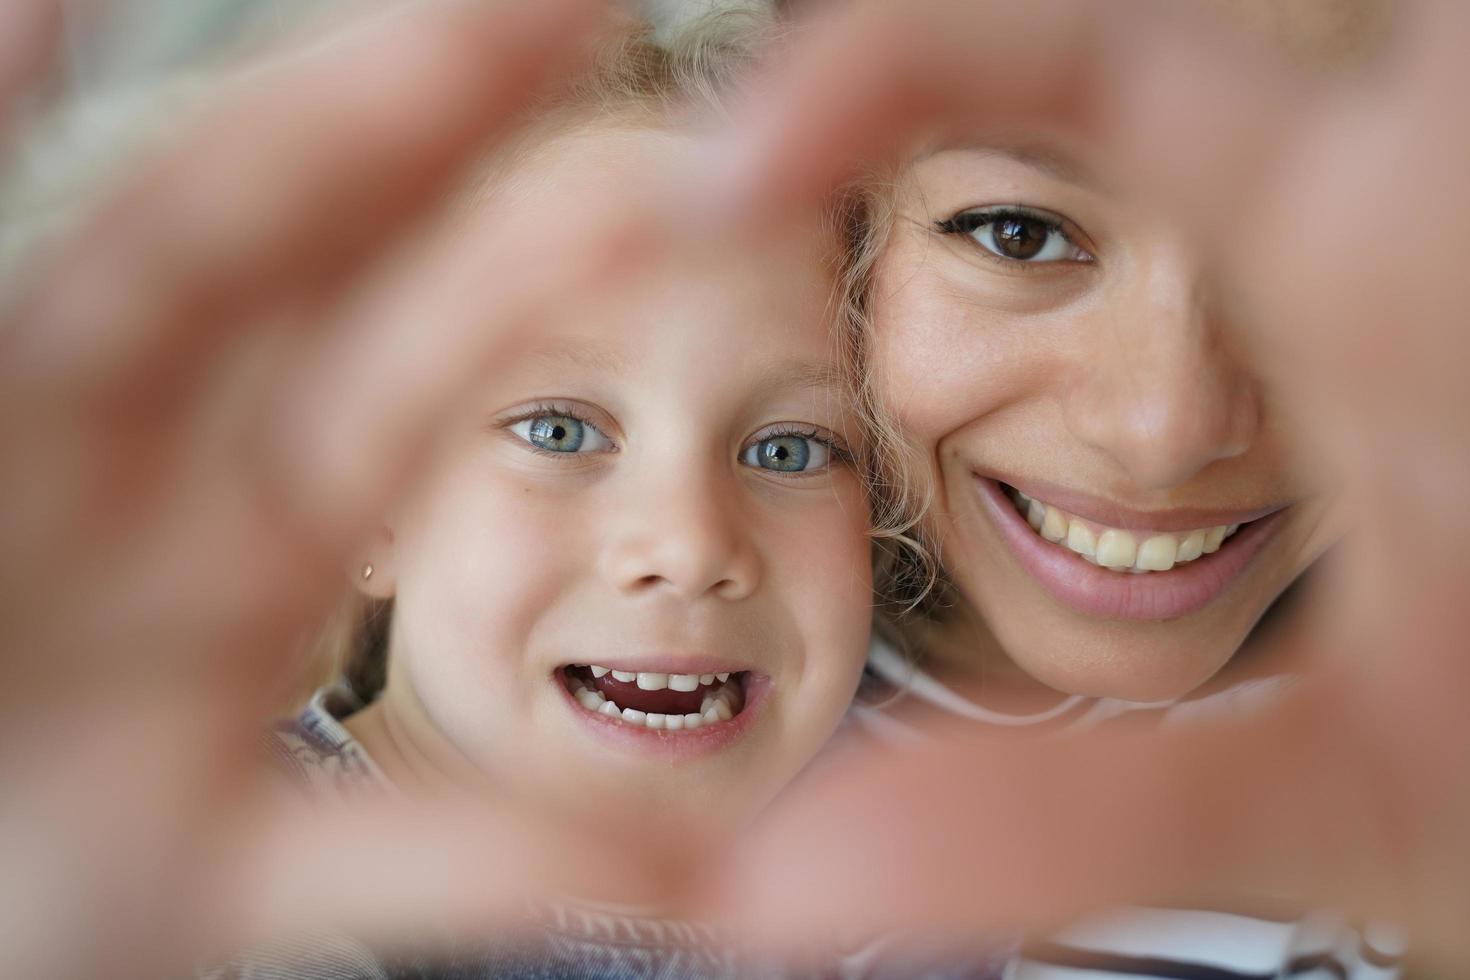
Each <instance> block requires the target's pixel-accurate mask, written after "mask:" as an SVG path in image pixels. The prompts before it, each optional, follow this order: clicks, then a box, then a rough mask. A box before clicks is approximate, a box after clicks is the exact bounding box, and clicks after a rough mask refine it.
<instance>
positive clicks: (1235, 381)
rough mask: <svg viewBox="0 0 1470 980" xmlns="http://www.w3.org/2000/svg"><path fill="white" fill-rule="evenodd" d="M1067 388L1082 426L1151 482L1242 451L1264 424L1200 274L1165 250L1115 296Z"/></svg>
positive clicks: (1074, 423) (1178, 479)
mask: <svg viewBox="0 0 1470 980" xmlns="http://www.w3.org/2000/svg"><path fill="white" fill-rule="evenodd" d="M1109 306H1110V308H1111V309H1112V310H1113V311H1114V315H1113V317H1112V321H1111V323H1106V324H1104V325H1103V329H1102V330H1101V331H1100V332H1099V333H1098V335H1097V337H1096V341H1097V342H1096V343H1094V344H1091V345H1089V348H1088V355H1089V356H1088V359H1087V361H1086V363H1082V364H1079V365H1077V372H1076V375H1075V376H1074V377H1073V378H1072V382H1073V383H1071V384H1069V385H1068V386H1067V389H1066V391H1065V393H1064V395H1063V398H1064V405H1065V409H1066V417H1067V424H1068V426H1069V427H1070V428H1071V429H1072V431H1073V433H1074V434H1075V435H1076V436H1077V437H1078V438H1080V439H1081V440H1082V441H1083V442H1086V443H1088V444H1090V445H1092V446H1094V447H1095V448H1097V449H1099V450H1101V451H1102V452H1104V453H1106V454H1107V455H1108V456H1110V457H1111V458H1112V459H1113V460H1114V461H1115V462H1116V463H1117V464H1118V466H1119V468H1120V469H1121V470H1122V471H1123V473H1124V475H1125V476H1126V477H1127V478H1128V480H1129V481H1130V482H1131V483H1132V484H1134V485H1135V486H1137V487H1139V488H1140V489H1145V490H1156V489H1167V488H1169V487H1175V486H1180V485H1182V484H1184V483H1186V482H1188V481H1189V480H1190V479H1191V478H1192V477H1194V476H1195V474H1197V473H1198V472H1199V471H1200V470H1202V469H1204V468H1205V467H1206V466H1209V465H1210V464H1211V463H1213V462H1215V461H1217V460H1221V459H1228V458H1231V457H1234V456H1239V455H1241V454H1243V453H1245V452H1246V451H1247V450H1248V449H1249V448H1250V446H1251V443H1252V440H1253V439H1254V438H1255V434H1256V431H1257V428H1258V425H1259V414H1260V407H1259V399H1258V392H1257V388H1258V386H1257V384H1256V382H1255V379H1254V378H1253V377H1251V375H1250V373H1249V372H1248V371H1247V370H1246V369H1245V368H1244V366H1243V365H1242V363H1241V362H1240V360H1239V359H1238V358H1237V357H1236V356H1235V355H1234V354H1233V352H1232V351H1231V349H1230V344H1229V339H1230V338H1228V337H1227V336H1226V335H1225V333H1224V331H1223V330H1222V324H1221V323H1220V321H1219V318H1218V316H1217V315H1216V313H1215V312H1214V311H1213V310H1212V309H1211V304H1210V302H1209V300H1208V297H1207V296H1206V295H1205V294H1204V290H1203V287H1202V285H1201V284H1200V283H1199V281H1198V278H1197V277H1196V276H1194V275H1191V274H1190V270H1188V269H1187V268H1185V267H1184V266H1183V263H1182V262H1178V261H1168V260H1157V261H1155V262H1154V263H1153V264H1152V267H1151V268H1150V269H1149V271H1148V274H1146V275H1142V276H1139V277H1137V280H1136V281H1135V282H1134V283H1133V284H1131V288H1130V289H1128V290H1126V291H1122V295H1121V296H1120V297H1119V298H1118V300H1117V301H1115V302H1113V303H1110V304H1109Z"/></svg>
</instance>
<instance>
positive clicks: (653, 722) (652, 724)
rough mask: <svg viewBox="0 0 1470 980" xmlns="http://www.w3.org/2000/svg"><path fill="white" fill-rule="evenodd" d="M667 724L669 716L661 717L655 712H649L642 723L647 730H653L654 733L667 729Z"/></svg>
mask: <svg viewBox="0 0 1470 980" xmlns="http://www.w3.org/2000/svg"><path fill="white" fill-rule="evenodd" d="M668 723H669V716H668V715H661V714H658V713H657V712H649V714H648V717H647V718H646V719H644V721H643V724H645V725H647V726H648V727H649V728H652V729H654V730H655V731H657V730H659V729H662V728H666V727H668Z"/></svg>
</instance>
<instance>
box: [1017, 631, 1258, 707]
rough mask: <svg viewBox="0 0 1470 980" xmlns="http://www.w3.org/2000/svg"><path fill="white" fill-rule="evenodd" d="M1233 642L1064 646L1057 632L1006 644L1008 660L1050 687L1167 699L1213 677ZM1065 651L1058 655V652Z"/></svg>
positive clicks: (1159, 640)
mask: <svg viewBox="0 0 1470 980" xmlns="http://www.w3.org/2000/svg"><path fill="white" fill-rule="evenodd" d="M1237 648H1238V644H1237V643H1225V644H1221V643H1219V642H1218V641H1217V642H1214V643H1209V642H1203V643H1202V642H1201V641H1200V639H1199V638H1198V637H1184V636H1181V637H1178V638H1171V639H1164V638H1162V637H1153V638H1150V639H1148V640H1137V641H1135V642H1128V641H1127V640H1125V639H1123V638H1121V637H1120V638H1118V642H1107V643H1098V642H1095V641H1094V642H1087V643H1078V644H1076V645H1074V646H1070V647H1069V646H1068V645H1067V644H1066V641H1065V640H1064V639H1063V638H1061V637H1058V638H1057V639H1056V640H1055V641H1053V642H1051V643H1044V645H1037V644H1030V645H1017V646H1014V647H1010V648H1008V649H1009V652H1010V656H1011V659H1012V660H1013V661H1014V662H1015V664H1016V666H1018V667H1020V668H1021V669H1022V670H1023V671H1025V672H1026V673H1027V674H1028V675H1030V676H1031V677H1032V678H1034V679H1035V680H1037V681H1040V682H1041V683H1042V684H1045V685H1046V686H1047V687H1050V688H1052V689H1053V690H1056V691H1060V692H1062V693H1064V694H1080V695H1085V696H1087V697H1098V698H1118V699H1120V700H1124V701H1138V702H1153V701H1169V700H1173V699H1175V698H1180V697H1183V696H1185V695H1186V694H1189V693H1190V692H1191V691H1194V690H1195V689H1197V688H1199V687H1200V686H1201V685H1202V684H1204V683H1205V682H1207V681H1208V680H1209V679H1210V678H1211V677H1213V676H1215V674H1216V673H1218V672H1219V671H1220V669H1221V668H1222V667H1224V666H1225V665H1226V664H1227V663H1229V661H1230V658H1231V656H1232V655H1233V654H1234V653H1235V651H1236V650H1237ZM1063 650H1065V651H1068V653H1067V655H1065V656H1061V655H1059V652H1060V651H1063Z"/></svg>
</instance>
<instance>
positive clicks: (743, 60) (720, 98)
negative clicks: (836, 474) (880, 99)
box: [295, 9, 932, 701]
mask: <svg viewBox="0 0 1470 980" xmlns="http://www.w3.org/2000/svg"><path fill="white" fill-rule="evenodd" d="M781 30H782V27H781V22H780V21H779V20H778V19H776V18H775V17H774V16H770V15H767V14H763V13H760V12H758V11H754V10H744V9H741V10H726V11H720V12H716V13H712V14H709V15H707V16H705V17H702V18H700V19H698V20H697V21H695V22H694V23H692V24H691V25H689V26H688V27H686V28H684V29H683V30H681V31H680V32H679V33H678V34H677V35H676V36H675V37H674V38H673V39H671V41H670V42H669V43H667V44H661V43H658V42H656V41H655V40H654V32H653V28H652V27H651V26H650V25H648V24H646V23H641V22H639V23H633V22H629V23H625V24H623V25H621V26H620V27H619V28H618V29H617V30H615V31H613V32H611V33H610V34H609V35H608V36H607V37H605V38H604V39H603V41H602V43H601V44H599V45H598V48H597V51H596V53H595V55H594V58H593V62H592V64H591V66H590V67H589V68H588V69H587V70H586V71H585V72H584V73H582V74H581V75H579V76H578V77H577V78H575V79H573V80H571V81H570V82H569V83H568V84H566V85H565V86H563V87H562V88H561V89H560V90H558V91H557V92H556V93H555V94H553V95H551V96H548V97H546V98H544V99H542V100H541V101H540V102H538V103H536V104H534V105H533V106H532V107H531V108H530V109H529V110H528V112H527V116H526V120H525V121H526V127H525V129H524V132H523V134H522V136H521V137H520V139H519V140H518V141H517V142H516V143H515V144H513V145H512V146H511V147H510V148H509V149H507V150H505V151H502V152H501V153H499V154H497V155H496V157H495V158H494V159H492V160H491V161H489V162H488V166H487V167H486V168H485V169H482V170H481V171H480V172H479V174H478V175H477V178H476V179H474V180H472V181H470V183H469V185H468V187H467V189H466V195H465V197H464V198H462V202H463V203H467V204H468V203H472V202H473V201H475V200H476V199H477V198H478V197H479V196H480V195H481V194H483V192H484V189H485V187H486V184H487V181H493V180H494V175H495V174H496V173H497V172H499V171H500V170H502V169H503V168H504V165H505V161H506V160H507V159H515V158H516V155H517V154H519V153H520V152H522V151H525V150H527V149H529V148H531V147H532V145H539V144H540V143H541V142H542V141H544V140H547V139H550V138H552V137H554V136H556V135H558V134H559V133H561V132H564V131H566V130H567V129H568V128H570V127H572V126H575V125H579V124H581V125H585V124H588V123H596V122H598V121H603V122H608V121H612V122H622V121H627V120H628V119H629V118H630V117H631V118H632V119H633V120H634V121H641V120H642V119H644V118H646V119H647V120H648V122H649V124H650V125H659V124H665V125H667V124H669V123H672V122H675V121H677V119H678V118H679V115H680V114H682V113H688V112H691V111H699V112H703V113H706V114H708V113H716V114H724V113H726V112H727V111H728V108H729V103H728V96H729V94H730V93H731V92H732V90H733V89H734V87H735V85H736V83H737V82H738V81H739V80H740V79H742V78H744V77H746V76H747V75H748V74H749V73H750V71H751V69H752V68H754V67H755V64H756V62H757V60H758V58H759V57H760V54H761V52H762V51H765V50H768V49H769V48H770V46H771V45H772V44H773V43H774V42H775V41H777V40H779V35H780V32H781ZM889 199H890V195H886V194H881V193H877V192H875V191H873V190H872V189H870V188H869V187H868V186H867V185H866V183H865V182H864V181H856V182H854V184H853V185H852V186H850V187H849V188H846V189H844V190H843V191H841V192H840V193H839V194H837V195H836V196H835V199H834V200H833V201H832V203H831V206H830V207H829V208H828V209H827V211H826V216H827V220H828V222H829V226H830V228H831V231H832V233H833V238H834V240H835V241H836V242H837V243H838V246H839V247H838V248H836V249H835V250H834V252H835V254H834V256H833V259H832V267H833V278H834V290H833V298H832V301H831V306H830V312H831V313H832V318H833V320H834V322H835V325H836V327H837V329H836V330H835V331H834V335H835V336H834V343H835V344H836V345H837V347H838V350H837V353H838V356H839V357H840V363H842V364H843V365H844V367H845V369H846V370H845V372H844V373H845V376H846V377H847V379H848V391H847V392H846V393H845V394H846V396H847V397H849V398H850V399H851V404H853V405H854V406H855V408H856V411H857V414H858V417H859V422H860V424H861V425H862V426H863V429H864V438H863V439H862V440H860V444H861V445H862V446H863V450H862V453H861V456H862V458H861V459H860V460H859V463H860V470H861V472H862V473H863V474H864V480H865V484H866V490H867V494H868V499H869V507H870V514H871V522H870V526H871V528H872V531H871V533H872V537H873V541H874V582H875V589H876V591H877V593H878V597H879V604H880V607H888V608H895V607H903V606H908V605H912V604H914V603H915V602H917V600H918V598H920V597H921V596H922V594H923V592H924V591H925V589H926V588H927V583H928V582H929V581H930V580H931V579H932V572H931V570H930V569H931V563H930V562H929V559H928V554H927V552H926V551H924V549H923V548H922V547H920V545H919V544H918V542H917V540H916V539H915V538H914V537H913V536H912V535H911V534H910V532H911V531H912V529H913V528H914V527H915V526H916V524H917V522H918V518H919V516H920V513H921V511H922V499H921V498H922V494H920V493H918V492H917V491H916V490H915V489H914V488H913V487H912V486H910V484H909V483H908V482H907V479H906V474H907V473H908V472H909V468H908V467H907V466H905V465H904V453H903V451H902V449H901V444H900V443H899V441H898V439H899V436H898V430H897V427H896V426H894V425H892V424H891V423H890V422H889V421H888V420H887V418H886V416H884V415H883V414H882V412H881V411H880V409H879V408H878V406H877V403H876V401H875V400H874V399H873V397H872V395H871V394H870V392H871V385H869V384H867V383H866V381H867V379H866V377H865V371H866V358H865V344H866V331H865V329H864V324H865V318H866V314H865V310H864V305H865V301H866V296H867V294H868V288H867V287H868V282H869V279H870V277H871V275H872V271H873V268H874V266H875V265H876V260H877V256H878V252H879V250H880V247H881V243H882V241H883V240H884V239H885V238H886V234H883V233H880V232H879V229H881V228H882V227H883V226H884V222H886V220H887V217H886V215H887V214H890V213H891V209H888V210H886V211H885V210H884V209H885V208H886V207H887V205H886V204H885V202H886V201H888V200H889ZM391 613H392V600H381V601H375V600H370V599H368V598H366V597H364V596H361V595H360V594H358V593H357V592H356V591H355V590H354V592H353V594H352V595H351V596H350V597H348V598H346V599H344V601H343V602H342V603H341V604H340V605H339V606H338V608H337V609H336V610H334V612H333V613H332V615H331V616H330V618H329V620H328V622H327V623H326V624H324V626H323V628H322V629H321V630H320V631H319V632H318V633H317V634H316V635H315V636H314V637H312V638H311V640H310V642H309V643H308V654H307V657H306V661H305V662H306V674H305V676H303V677H302V679H301V683H300V685H299V686H298V687H297V690H296V691H295V694H296V696H297V699H298V700H300V699H301V698H302V697H304V696H305V695H309V694H310V692H312V691H313V690H315V689H316V688H318V687H320V686H321V685H322V684H325V683H331V682H333V681H336V680H338V679H342V680H345V682H346V683H347V685H348V686H349V687H351V688H352V690H353V692H354V693H355V694H356V695H357V696H358V697H359V698H361V699H362V700H364V701H370V700H372V698H373V697H375V696H376V695H377V693H378V692H379V691H380V690H381V689H382V687H383V684H384V682H385V680H386V671H387V647H388V627H389V623H390V620H391Z"/></svg>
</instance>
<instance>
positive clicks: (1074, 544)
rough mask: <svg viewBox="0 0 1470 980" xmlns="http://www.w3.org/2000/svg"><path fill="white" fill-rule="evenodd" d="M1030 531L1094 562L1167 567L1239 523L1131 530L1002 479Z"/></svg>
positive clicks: (1125, 568)
mask: <svg viewBox="0 0 1470 980" xmlns="http://www.w3.org/2000/svg"><path fill="white" fill-rule="evenodd" d="M1001 487H1002V489H1004V490H1005V492H1006V496H1008V497H1010V498H1011V502H1012V503H1014V504H1015V505H1016V510H1017V512H1019V513H1020V514H1021V515H1022V516H1023V517H1025V518H1026V523H1028V524H1030V525H1031V530H1033V531H1035V532H1036V533H1037V534H1039V535H1041V536H1042V537H1043V538H1045V539H1046V540H1048V541H1050V542H1051V543H1053V544H1058V545H1061V546H1062V547H1064V548H1066V549H1067V550H1068V551H1071V552H1072V553H1073V554H1075V555H1077V556H1078V557H1081V558H1084V559H1086V560H1087V561H1089V562H1091V563H1092V564H1094V565H1100V566H1101V567H1103V568H1108V569H1111V570H1113V571H1115V572H1136V573H1145V572H1167V571H1169V570H1170V569H1171V568H1173V567H1174V566H1175V565H1183V564H1185V563H1186V562H1191V561H1194V560H1195V559H1196V558H1199V557H1200V556H1201V555H1212V554H1214V553H1215V552H1217V551H1219V550H1220V546H1221V545H1222V544H1224V542H1225V540H1226V539H1227V538H1229V537H1231V536H1232V535H1233V534H1235V532H1236V531H1238V530H1240V528H1241V525H1240V524H1216V525H1213V526H1211V527H1202V528H1194V529H1191V530H1187V531H1168V532H1147V531H1130V530H1128V529H1126V528H1114V527H1107V526H1104V525H1099V524H1096V523H1094V522H1092V521H1088V520H1085V519H1084V518H1081V517H1078V516H1076V515H1075V514H1069V513H1067V512H1066V511H1064V510H1062V509H1061V508H1060V507H1053V506H1052V505H1051V504H1046V503H1042V502H1041V501H1040V500H1036V499H1034V498H1032V497H1028V496H1026V494H1024V493H1022V492H1021V491H1019V490H1017V489H1016V488H1015V487H1011V486H1007V485H1005V484H1001Z"/></svg>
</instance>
